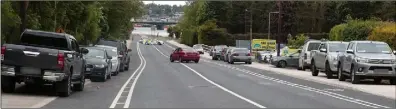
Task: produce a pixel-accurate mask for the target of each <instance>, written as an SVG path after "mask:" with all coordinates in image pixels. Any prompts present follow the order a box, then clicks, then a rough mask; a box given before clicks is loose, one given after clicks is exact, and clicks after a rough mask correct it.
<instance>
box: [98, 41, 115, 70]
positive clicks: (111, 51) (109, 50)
mask: <svg viewBox="0 0 396 109" xmlns="http://www.w3.org/2000/svg"><path fill="white" fill-rule="evenodd" d="M96 47H100V48H102V49H105V50H106V53H107V54H108V55H109V56H111V66H112V68H111V72H112V74H113V75H118V73H120V72H121V58H120V55H119V54H118V52H117V48H116V47H112V46H103V45H97V46H96Z"/></svg>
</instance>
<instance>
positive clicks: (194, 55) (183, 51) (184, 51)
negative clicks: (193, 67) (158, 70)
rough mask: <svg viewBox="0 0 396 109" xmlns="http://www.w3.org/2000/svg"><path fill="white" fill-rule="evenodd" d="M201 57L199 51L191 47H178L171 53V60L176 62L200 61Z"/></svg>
mask: <svg viewBox="0 0 396 109" xmlns="http://www.w3.org/2000/svg"><path fill="white" fill-rule="evenodd" d="M199 59H200V56H199V53H198V52H197V51H195V50H194V49H191V48H176V49H175V50H174V51H173V52H172V54H171V55H170V59H169V60H170V61H171V62H174V61H175V60H177V61H179V62H189V61H194V62H195V63H198V62H199Z"/></svg>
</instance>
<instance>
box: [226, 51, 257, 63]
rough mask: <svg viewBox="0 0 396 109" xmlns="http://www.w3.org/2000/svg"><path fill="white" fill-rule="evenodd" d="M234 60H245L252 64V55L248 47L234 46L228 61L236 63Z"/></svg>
mask: <svg viewBox="0 0 396 109" xmlns="http://www.w3.org/2000/svg"><path fill="white" fill-rule="evenodd" d="M234 62H245V63H246V64H252V55H251V54H250V51H249V49H247V48H234V49H232V50H231V55H230V56H229V57H228V63H230V64H234Z"/></svg>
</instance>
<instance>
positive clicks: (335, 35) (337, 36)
mask: <svg viewBox="0 0 396 109" xmlns="http://www.w3.org/2000/svg"><path fill="white" fill-rule="evenodd" d="M346 26H347V24H339V25H336V26H334V27H333V28H331V30H330V33H329V40H333V41H337V40H344V36H343V35H342V33H343V31H344V30H345V27H346Z"/></svg>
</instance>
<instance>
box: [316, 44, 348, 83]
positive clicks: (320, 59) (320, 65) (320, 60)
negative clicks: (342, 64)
mask: <svg viewBox="0 0 396 109" xmlns="http://www.w3.org/2000/svg"><path fill="white" fill-rule="evenodd" d="M347 45H348V42H341V41H326V42H322V44H320V46H319V48H318V49H317V50H312V51H311V57H312V59H311V69H312V70H311V71H312V76H318V73H319V72H320V71H323V72H325V74H326V75H327V78H328V79H331V78H333V75H334V74H337V66H338V65H337V64H338V56H339V54H340V53H344V52H345V50H346V49H347Z"/></svg>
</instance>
